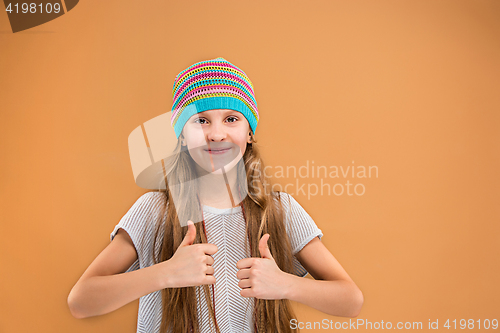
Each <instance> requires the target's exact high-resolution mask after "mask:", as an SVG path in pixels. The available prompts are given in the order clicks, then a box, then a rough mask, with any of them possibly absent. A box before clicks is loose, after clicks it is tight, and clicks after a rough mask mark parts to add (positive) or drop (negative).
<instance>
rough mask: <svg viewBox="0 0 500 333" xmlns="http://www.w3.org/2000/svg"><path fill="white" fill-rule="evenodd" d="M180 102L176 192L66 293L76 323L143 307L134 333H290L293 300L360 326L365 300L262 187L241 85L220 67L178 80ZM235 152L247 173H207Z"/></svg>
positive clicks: (143, 210) (133, 212) (289, 200)
mask: <svg viewBox="0 0 500 333" xmlns="http://www.w3.org/2000/svg"><path fill="white" fill-rule="evenodd" d="M173 96H174V103H173V107H172V111H173V113H172V126H173V127H174V131H175V133H176V136H177V139H178V142H177V147H176V154H175V155H174V156H175V158H174V159H173V160H172V162H171V164H170V166H169V167H168V168H167V169H168V176H167V178H168V180H167V179H166V180H165V181H166V182H170V183H172V184H173V183H175V184H176V185H177V186H167V189H166V190H160V191H151V192H147V193H145V194H144V195H142V196H141V197H140V198H139V199H138V200H137V201H136V202H135V204H134V205H133V206H132V208H130V210H129V211H128V212H127V213H126V214H125V216H123V218H122V219H121V220H120V222H119V223H118V224H117V225H116V226H115V228H114V230H113V232H112V233H111V243H110V244H109V245H108V246H107V247H106V248H105V249H104V250H103V251H102V253H100V254H99V256H98V257H97V258H96V259H95V260H94V262H92V264H91V265H90V266H89V268H88V269H87V270H86V271H85V273H84V274H83V275H82V277H81V278H80V279H79V281H78V282H77V283H76V285H75V286H74V287H73V289H72V290H71V293H70V295H69V297H68V305H69V307H70V310H71V313H72V314H73V316H75V317H77V318H86V317H91V316H97V315H102V314H106V313H109V312H111V311H114V310H116V309H118V308H120V307H122V306H124V305H125V304H127V303H129V302H131V301H133V300H136V299H137V298H140V302H139V315H138V322H137V332H148V333H151V332H162V333H163V332H172V333H186V332H227V333H241V332H259V333H261V332H270V333H275V332H280V333H281V332H294V331H297V330H296V329H295V328H294V325H292V324H291V323H292V322H293V320H292V319H294V318H295V315H294V313H293V310H292V307H291V304H290V300H292V301H296V302H300V303H303V304H306V305H308V306H311V307H313V308H315V309H317V310H319V311H322V312H324V313H326V314H329V315H334V316H345V317H355V316H357V315H358V314H359V312H360V310H361V306H362V304H363V295H362V293H361V291H360V290H359V288H358V287H357V286H356V284H355V283H354V282H353V281H352V279H351V278H350V277H349V275H348V274H347V273H346V272H345V270H344V269H343V268H342V266H341V265H340V264H339V263H338V261H337V260H336V259H335V258H334V257H333V255H332V254H331V253H330V252H329V251H328V250H327V249H326V248H325V246H324V245H323V244H322V242H321V240H320V237H321V236H322V232H321V230H320V229H318V227H317V226H316V224H315V223H314V221H313V220H312V218H311V217H310V216H309V215H308V214H307V212H306V211H305V210H304V209H303V208H302V207H301V206H300V204H299V203H298V202H297V201H296V200H295V199H294V198H293V197H292V196H291V195H290V194H287V193H285V192H273V191H271V188H272V184H271V183H270V182H269V180H268V179H266V177H265V176H264V172H263V168H264V166H263V162H262V160H261V158H260V155H259V151H258V147H257V145H256V140H255V138H254V133H255V129H256V126H257V122H258V120H259V116H258V110H257V103H256V101H255V97H254V89H253V85H252V83H251V82H250V80H249V78H248V77H247V76H246V74H245V73H244V72H243V71H242V70H240V69H239V68H238V67H236V66H234V65H232V64H231V63H230V62H228V61H226V60H225V59H223V58H216V59H213V60H208V61H202V62H199V63H196V64H194V65H192V66H190V67H188V68H187V69H185V70H184V71H182V72H180V73H179V74H178V75H177V77H176V79H175V82H174V87H173ZM228 151H230V152H231V153H232V154H233V155H232V156H240V158H241V159H240V161H239V162H241V163H238V164H237V165H226V167H225V168H222V171H221V168H219V169H217V170H216V171H214V170H213V168H212V170H210V168H207V163H206V161H211V163H212V167H213V161H214V160H216V159H217V158H220V157H221V156H224V154H229V153H228ZM235 153H236V154H235ZM237 162H238V161H237ZM233 164H234V163H233ZM210 171H213V172H210ZM193 175H195V176H193ZM201 175H203V177H201ZM197 177H198V178H200V179H201V178H203V181H200V182H189V181H190V180H193V179H196V178H197ZM183 184H189V186H183ZM169 185H171V184H169ZM173 189H175V190H173ZM228 191H229V192H230V193H232V195H233V196H231V195H229V196H228V195H227V193H228ZM223 193H226V195H222V194H223ZM233 198H237V199H239V200H234V199H233ZM238 203H239V204H238ZM188 220H189V222H188ZM192 221H194V222H198V221H200V223H193V222H192ZM307 273H309V274H311V276H312V277H314V279H315V280H312V279H304V278H303V277H304V276H305V275H306V274H307Z"/></svg>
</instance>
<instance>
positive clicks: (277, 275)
mask: <svg viewBox="0 0 500 333" xmlns="http://www.w3.org/2000/svg"><path fill="white" fill-rule="evenodd" d="M268 239H269V234H265V235H264V236H262V238H261V239H260V242H259V251H260V253H261V256H262V258H245V259H241V260H240V261H238V262H237V263H236V267H238V269H239V271H238V273H237V274H236V277H237V278H238V280H240V282H238V286H239V287H240V288H241V291H240V295H241V296H243V297H256V298H260V299H283V298H286V294H287V290H288V288H290V285H291V281H290V274H287V273H285V272H283V271H282V270H281V269H280V268H279V267H278V265H276V262H275V261H274V258H273V257H272V255H271V251H269V247H268V246H267V240H268Z"/></svg>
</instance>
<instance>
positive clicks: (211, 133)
mask: <svg viewBox="0 0 500 333" xmlns="http://www.w3.org/2000/svg"><path fill="white" fill-rule="evenodd" d="M225 138H226V131H225V130H224V126H222V125H221V124H217V123H216V124H212V125H211V126H210V129H209V130H208V133H207V141H221V140H224V139H225Z"/></svg>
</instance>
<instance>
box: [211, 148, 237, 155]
mask: <svg viewBox="0 0 500 333" xmlns="http://www.w3.org/2000/svg"><path fill="white" fill-rule="evenodd" d="M230 149H231V148H223V149H204V150H205V151H206V152H207V153H209V154H215V155H218V154H224V153H225V152H228V151H229V150H230Z"/></svg>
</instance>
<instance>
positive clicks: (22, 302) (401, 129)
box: [0, 0, 500, 332]
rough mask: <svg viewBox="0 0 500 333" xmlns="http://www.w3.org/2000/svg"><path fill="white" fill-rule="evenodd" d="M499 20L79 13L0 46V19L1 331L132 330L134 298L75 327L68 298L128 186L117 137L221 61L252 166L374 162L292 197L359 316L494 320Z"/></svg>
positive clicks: (406, 6)
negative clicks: (246, 118)
mask: <svg viewBox="0 0 500 333" xmlns="http://www.w3.org/2000/svg"><path fill="white" fill-rule="evenodd" d="M2 8H3V6H2ZM499 17H500V2H499V1H496V0H491V1H458V0H450V1H429V0H426V1H422V0H420V1H307V2H306V1H286V2H285V1H194V2H193V1H189V2H181V1H177V2H172V1H146V2H138V1H117V0H115V1H96V0H94V1H81V2H80V3H79V4H78V5H77V6H76V7H75V8H74V9H73V10H72V11H71V12H69V13H67V14H66V15H63V16H62V17H60V18H58V19H56V20H54V21H51V22H48V23H46V24H44V25H41V26H38V27H35V28H32V29H30V30H26V31H24V32H19V33H16V34H13V33H12V31H11V30H10V26H9V22H8V19H7V15H6V14H5V13H0V32H1V33H0V114H1V121H0V124H1V125H0V126H1V131H0V156H1V157H0V171H1V174H2V178H1V181H0V209H1V213H0V214H1V215H0V219H1V224H2V225H1V228H2V233H1V235H2V236H1V238H2V241H1V242H0V251H1V253H2V256H1V265H0V276H1V283H0V295H1V302H0V332H35V331H36V332H135V328H136V320H137V309H138V300H137V301H135V302H132V303H130V304H128V305H126V306H124V307H123V308H120V309H119V310H117V311H114V312H112V313H109V314H107V315H104V316H99V317H93V318H87V319H75V318H73V317H72V316H71V314H70V312H69V309H68V307H67V303H66V299H67V296H68V294H69V292H70V290H71V288H72V287H73V285H74V284H75V283H76V281H77V280H78V278H79V277H80V276H81V274H82V273H83V272H84V270H85V269H86V268H87V267H88V265H89V264H90V263H91V262H92V261H93V259H94V258H95V257H96V256H97V255H98V254H99V253H100V252H101V251H102V250H103V249H104V247H106V246H107V245H108V244H109V234H110V232H111V231H112V230H113V228H114V226H115V225H116V224H117V223H118V221H119V220H120V218H121V217H122V216H123V215H124V214H125V213H126V211H127V210H128V209H129V208H130V207H131V206H132V204H133V203H134V202H135V200H136V199H137V198H138V197H139V196H140V195H141V194H142V193H144V192H145V191H146V190H144V189H141V188H139V187H138V186H137V185H136V184H135V183H134V179H133V176H132V170H131V166H130V160H129V155H128V146H127V138H128V135H129V133H130V132H131V131H132V130H133V129H134V128H136V127H137V126H139V125H140V124H141V123H143V122H145V121H147V120H149V119H151V118H153V117H155V116H157V115H160V114H162V113H164V112H167V111H169V110H170V107H171V105H172V97H171V96H172V95H171V89H172V84H173V80H174V78H175V75H176V74H177V73H178V72H180V71H181V70H183V69H185V68H186V67H188V66H189V65H191V64H193V63H195V62H197V61H201V60H207V59H212V58H215V57H219V56H220V57H224V58H225V59H227V60H228V61H230V62H232V63H233V64H235V65H236V66H238V67H240V68H241V69H243V70H244V71H245V72H246V73H247V74H248V76H249V77H250V79H251V80H252V82H253V84H254V86H255V92H256V98H257V102H258V106H259V111H260V116H261V118H260V122H259V126H258V127H257V132H256V138H257V140H258V142H259V144H260V146H261V147H262V151H263V157H264V161H265V163H266V164H267V165H270V166H296V167H297V168H298V167H300V166H302V165H305V164H306V162H307V161H309V164H311V163H312V161H314V164H315V165H325V166H343V167H348V166H352V165H356V166H358V165H362V166H366V167H368V166H377V167H378V171H379V172H378V177H373V176H372V178H370V179H359V178H352V177H350V176H348V177H347V178H343V177H341V178H340V179H325V181H327V182H329V183H330V184H335V183H341V184H345V183H346V182H347V180H349V181H350V183H351V184H356V183H363V184H364V186H365V193H364V195H361V196H357V195H352V196H348V195H347V194H346V193H344V194H343V195H339V196H337V195H316V196H311V197H310V198H308V197H307V195H303V194H296V195H294V197H295V198H296V199H297V201H299V203H301V205H302V206H303V207H304V208H305V209H306V211H307V212H308V213H309V214H310V215H311V216H312V218H313V219H314V220H315V221H316V223H317V225H318V226H319V227H320V228H321V229H322V230H323V232H324V238H323V242H324V243H325V244H326V246H327V247H328V248H329V249H330V250H331V252H332V253H333V255H334V256H335V257H336V258H337V259H338V260H339V262H340V263H341V264H342V265H343V267H344V268H345V269H346V271H347V272H348V273H349V275H350V276H351V277H352V279H353V280H354V281H355V282H356V284H357V285H358V286H359V288H360V289H361V290H362V292H363V294H364V298H365V303H364V306H363V309H362V311H361V314H360V316H359V317H358V318H363V319H365V320H369V321H371V322H380V321H382V320H383V321H384V322H387V321H391V322H393V323H396V322H397V321H403V322H407V321H409V322H413V321H421V322H423V324H424V328H426V327H427V323H428V320H429V319H431V320H436V319H439V320H440V325H442V323H443V322H444V321H445V320H446V319H451V320H453V319H457V320H459V319H462V318H464V319H474V320H478V319H493V318H497V319H500V318H499V309H500V306H499V305H500V301H499V299H500V287H499V284H498V275H499V273H500V269H499V267H500V265H499V264H500V263H499V244H500V242H499V240H500V239H499V236H500V225H499V222H500V205H499V199H500V196H499V194H500V193H499V189H500V176H499V170H500V163H499V162H500V160H499V151H500V150H499V148H500V147H499V144H500V134H499V130H500V126H499V125H500V114H499V110H500V94H498V91H499V87H500V43H499V40H500V20H499ZM353 161H354V163H353ZM277 181H279V182H280V183H282V184H286V183H289V182H295V179H293V178H289V179H277ZM300 181H301V182H303V183H306V184H307V183H311V184H312V183H316V184H319V181H320V180H319V178H310V179H301V180H300ZM292 194H293V193H292ZM332 297H334V295H332ZM295 308H296V310H297V312H298V319H299V321H303V322H305V321H319V320H322V319H323V318H328V319H332V320H334V321H337V320H338V321H346V320H347V321H348V320H349V319H348V318H341V317H332V316H328V315H326V314H323V313H321V312H318V311H315V310H313V309H311V308H308V307H306V306H302V305H300V304H295ZM442 330H443V331H444V330H445V329H442ZM316 331H317V332H320V331H321V332H323V331H325V330H316ZM424 331H425V329H424ZM446 331H448V330H446ZM306 332H315V331H314V330H310V331H306Z"/></svg>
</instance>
